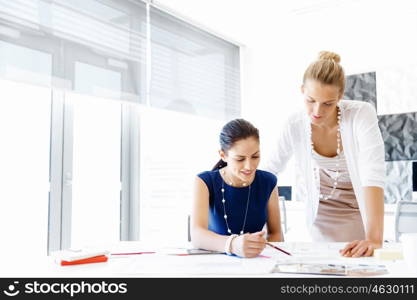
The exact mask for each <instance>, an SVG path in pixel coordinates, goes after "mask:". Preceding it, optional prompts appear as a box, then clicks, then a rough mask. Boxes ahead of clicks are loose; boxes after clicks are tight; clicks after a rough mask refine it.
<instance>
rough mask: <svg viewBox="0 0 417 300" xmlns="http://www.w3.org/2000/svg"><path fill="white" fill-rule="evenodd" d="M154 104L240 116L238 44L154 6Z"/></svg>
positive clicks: (211, 115)
mask: <svg viewBox="0 0 417 300" xmlns="http://www.w3.org/2000/svg"><path fill="white" fill-rule="evenodd" d="M150 35H151V37H150V39H151V46H150V53H151V72H150V73H151V78H150V104H151V106H154V107H159V108H166V109H172V110H175V111H180V112H187V113H192V114H196V115H200V116H205V117H209V118H214V119H221V120H225V119H229V118H233V117H237V116H239V115H240V78H239V57H240V56H239V47H238V46H236V45H234V44H232V43H229V42H227V41H225V40H223V39H220V38H218V37H216V36H214V35H212V34H210V33H207V32H205V31H203V30H201V29H199V28H197V27H195V26H193V25H191V24H189V23H186V22H184V21H182V20H180V19H178V18H175V17H173V16H171V15H169V14H167V13H165V12H163V11H162V10H159V9H157V8H155V7H151V9H150Z"/></svg>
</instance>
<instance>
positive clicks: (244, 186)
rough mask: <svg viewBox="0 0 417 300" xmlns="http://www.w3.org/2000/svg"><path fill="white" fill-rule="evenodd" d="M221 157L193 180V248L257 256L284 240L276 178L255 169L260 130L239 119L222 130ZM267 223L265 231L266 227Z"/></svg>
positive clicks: (258, 156) (258, 154)
mask: <svg viewBox="0 0 417 300" xmlns="http://www.w3.org/2000/svg"><path fill="white" fill-rule="evenodd" d="M219 154H220V158H221V159H220V161H219V162H218V163H217V164H216V166H215V167H214V168H213V170H211V171H206V172H202V173H200V174H198V176H197V177H196V179H195V184H194V185H195V188H194V199H193V210H192V216H191V236H192V243H193V245H194V246H195V247H198V248H201V249H207V250H215V251H224V252H225V253H227V254H235V255H238V256H242V257H255V256H257V255H258V254H260V253H261V252H262V250H263V249H264V248H265V245H266V241H267V240H268V241H273V242H278V241H282V234H281V222H280V212H279V204H278V191H277V188H276V185H277V179H276V177H275V175H273V174H272V173H269V172H266V171H261V170H257V167H258V165H259V161H260V151H259V133H258V129H256V128H255V127H254V126H253V125H252V124H251V123H249V122H248V121H245V120H243V119H236V120H232V121H230V122H229V123H227V124H226V125H225V126H224V127H223V129H222V131H221V133H220V150H219ZM265 225H266V232H265V231H264V229H263V228H264V226H265Z"/></svg>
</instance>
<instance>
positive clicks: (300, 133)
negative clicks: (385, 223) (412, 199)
mask: <svg viewBox="0 0 417 300" xmlns="http://www.w3.org/2000/svg"><path fill="white" fill-rule="evenodd" d="M340 109H341V122H340V132H341V137H342V145H343V151H344V153H345V156H346V163H347V167H348V171H349V175H350V178H351V180H352V185H353V190H354V192H355V195H356V199H357V201H358V205H359V210H360V212H361V216H362V220H363V223H364V227H365V230H366V224H367V217H366V213H365V202H364V196H363V189H362V187H367V186H377V187H381V188H384V185H385V151H384V141H383V140H382V135H381V132H380V130H379V127H378V119H377V116H376V112H375V109H374V108H373V106H372V105H370V104H369V103H366V102H363V101H353V100H341V101H340ZM310 130H311V123H310V119H309V117H308V115H307V113H306V112H305V110H302V111H299V112H297V113H296V114H293V115H292V116H291V117H290V118H289V119H288V121H287V122H286V124H285V126H284V128H283V130H282V131H281V132H280V134H279V136H278V138H277V142H276V144H275V147H274V149H273V151H272V152H271V155H270V157H269V159H268V160H267V162H266V165H265V169H266V170H268V171H270V172H272V173H274V174H277V173H279V172H281V171H282V170H284V168H285V166H286V164H287V162H288V160H289V159H290V158H291V156H292V155H294V156H295V163H296V165H295V167H296V172H297V173H296V175H297V177H296V185H295V193H293V195H294V194H295V197H294V198H296V199H297V200H305V203H306V218H307V226H309V228H311V225H312V224H313V222H314V220H315V218H316V215H317V210H318V206H319V192H318V184H319V183H318V182H316V183H315V182H314V173H313V170H314V169H313V160H312V155H311V150H312V149H311V143H310V132H311V131H310ZM317 172H318V171H317ZM317 178H319V176H318V174H317Z"/></svg>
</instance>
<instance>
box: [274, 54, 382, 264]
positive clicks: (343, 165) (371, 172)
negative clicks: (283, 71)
mask: <svg viewBox="0 0 417 300" xmlns="http://www.w3.org/2000/svg"><path fill="white" fill-rule="evenodd" d="M339 63H340V56H339V55H338V54H336V53H332V52H327V51H322V52H320V53H319V57H318V59H317V60H316V61H314V62H313V63H311V64H310V66H308V68H307V69H306V71H305V73H304V78H303V84H302V86H301V92H302V94H303V98H304V104H305V109H304V110H302V111H300V112H298V113H296V114H295V115H292V116H291V117H290V118H289V120H288V121H287V122H286V124H285V126H284V128H283V130H282V132H281V133H280V135H279V136H278V139H277V142H276V144H275V146H276V148H275V149H274V151H273V152H272V154H271V156H270V157H269V160H268V162H267V165H266V170H268V171H270V172H272V173H275V174H277V173H279V172H281V171H282V170H283V169H284V168H285V166H286V163H287V161H288V160H289V159H290V158H291V156H292V155H294V157H295V162H296V170H297V171H298V172H299V174H297V175H298V176H297V182H296V187H295V191H296V194H297V196H296V197H297V198H301V199H303V200H304V201H305V203H306V220H307V226H308V227H309V229H310V232H311V235H312V239H313V241H324V242H347V245H346V246H345V247H344V249H341V250H340V253H341V255H343V256H347V257H359V256H370V255H372V254H373V251H374V249H376V248H380V247H381V246H382V241H383V228H384V226H383V220H384V183H385V162H384V142H383V140H382V136H381V132H380V130H379V127H378V120H377V116H376V112H375V109H374V108H373V107H372V106H371V105H370V104H368V103H366V102H362V101H353V100H341V98H342V96H343V94H344V88H345V75H344V71H343V68H342V67H341V65H340V64H339Z"/></svg>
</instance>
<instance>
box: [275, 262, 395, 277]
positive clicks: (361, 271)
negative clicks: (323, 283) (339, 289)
mask: <svg viewBox="0 0 417 300" xmlns="http://www.w3.org/2000/svg"><path fill="white" fill-rule="evenodd" d="M272 273H292V274H315V275H333V276H353V277H354V276H358V277H366V276H378V275H385V274H388V270H387V268H386V267H385V266H384V265H363V264H320V263H277V264H276V265H275V267H274V269H273V270H272Z"/></svg>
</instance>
